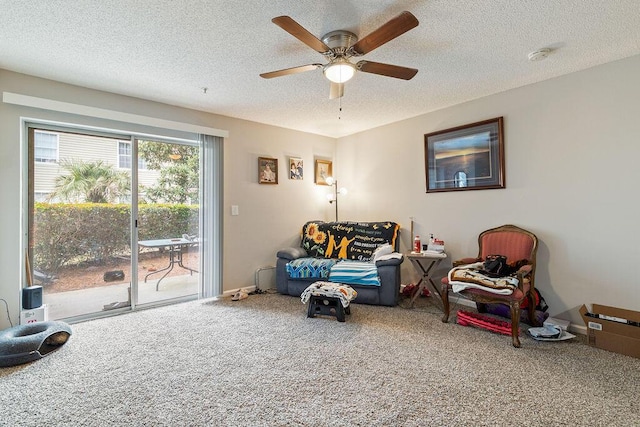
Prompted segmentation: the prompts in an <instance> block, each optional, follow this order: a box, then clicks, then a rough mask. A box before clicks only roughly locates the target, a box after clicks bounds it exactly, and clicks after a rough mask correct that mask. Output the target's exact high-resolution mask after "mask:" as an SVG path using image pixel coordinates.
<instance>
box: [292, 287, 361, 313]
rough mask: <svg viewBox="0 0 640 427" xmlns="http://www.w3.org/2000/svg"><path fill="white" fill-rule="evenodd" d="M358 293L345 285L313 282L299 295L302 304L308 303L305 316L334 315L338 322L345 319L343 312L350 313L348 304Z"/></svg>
mask: <svg viewBox="0 0 640 427" xmlns="http://www.w3.org/2000/svg"><path fill="white" fill-rule="evenodd" d="M357 296H358V293H357V292H356V291H355V290H354V289H353V288H352V287H351V286H347V285H341V284H339V283H333V282H315V283H312V284H311V285H309V286H308V287H307V289H305V290H304V291H303V292H302V294H301V295H300V299H301V300H302V303H303V304H306V303H307V302H308V303H309V307H308V309H307V317H315V316H316V314H322V315H325V316H335V317H336V318H337V319H338V322H344V321H345V314H351V309H350V307H349V304H350V303H351V301H352V300H353V299H354V298H355V297H357Z"/></svg>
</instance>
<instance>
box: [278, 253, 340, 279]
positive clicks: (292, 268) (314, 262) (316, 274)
mask: <svg viewBox="0 0 640 427" xmlns="http://www.w3.org/2000/svg"><path fill="white" fill-rule="evenodd" d="M336 262H338V260H337V259H328V258H308V257H307V258H298V259H295V260H293V261H289V262H288V263H287V274H288V275H289V278H290V279H310V278H314V279H326V278H327V277H329V271H330V270H331V267H333V265H334V264H335V263H336Z"/></svg>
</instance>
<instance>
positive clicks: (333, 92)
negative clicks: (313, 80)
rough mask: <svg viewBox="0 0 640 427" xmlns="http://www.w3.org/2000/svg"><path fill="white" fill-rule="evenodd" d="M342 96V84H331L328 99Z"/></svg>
mask: <svg viewBox="0 0 640 427" xmlns="http://www.w3.org/2000/svg"><path fill="white" fill-rule="evenodd" d="M343 95H344V83H334V82H331V88H330V89H329V99H337V98H342V96H343Z"/></svg>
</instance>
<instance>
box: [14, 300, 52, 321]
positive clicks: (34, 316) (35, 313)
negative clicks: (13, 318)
mask: <svg viewBox="0 0 640 427" xmlns="http://www.w3.org/2000/svg"><path fill="white" fill-rule="evenodd" d="M47 320H49V310H48V309H47V305H46V304H43V305H42V306H40V307H38V308H32V309H31V310H22V311H21V312H20V324H21V325H27V324H29V323H36V322H46V321H47Z"/></svg>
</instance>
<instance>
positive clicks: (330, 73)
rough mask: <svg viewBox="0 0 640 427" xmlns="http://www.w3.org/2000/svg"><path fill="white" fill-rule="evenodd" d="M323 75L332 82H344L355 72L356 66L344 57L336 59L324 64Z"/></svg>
mask: <svg viewBox="0 0 640 427" xmlns="http://www.w3.org/2000/svg"><path fill="white" fill-rule="evenodd" d="M323 73H324V76H325V77H326V78H327V79H329V80H330V81H332V82H333V83H344V82H346V81H348V80H350V79H351V77H353V75H354V74H355V73H356V67H355V66H354V65H353V64H352V63H350V62H349V61H347V60H345V59H338V60H335V61H333V62H331V63H330V64H328V65H326V66H325V67H324V69H323Z"/></svg>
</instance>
